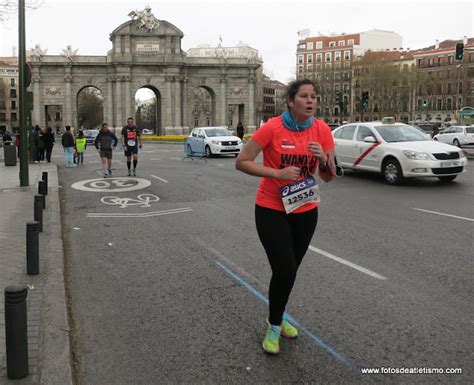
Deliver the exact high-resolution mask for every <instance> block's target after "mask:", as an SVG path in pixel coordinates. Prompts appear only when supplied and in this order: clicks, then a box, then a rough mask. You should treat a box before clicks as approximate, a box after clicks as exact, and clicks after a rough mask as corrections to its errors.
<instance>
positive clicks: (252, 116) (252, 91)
mask: <svg viewBox="0 0 474 385" xmlns="http://www.w3.org/2000/svg"><path fill="white" fill-rule="evenodd" d="M247 127H248V128H249V129H255V128H256V126H255V77H254V76H250V78H249V117H248V124H247Z"/></svg>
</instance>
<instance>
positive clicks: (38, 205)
mask: <svg viewBox="0 0 474 385" xmlns="http://www.w3.org/2000/svg"><path fill="white" fill-rule="evenodd" d="M43 198H44V195H35V207H34V210H35V212H34V214H35V216H34V220H35V221H36V222H39V226H38V231H39V232H40V233H41V232H43Z"/></svg>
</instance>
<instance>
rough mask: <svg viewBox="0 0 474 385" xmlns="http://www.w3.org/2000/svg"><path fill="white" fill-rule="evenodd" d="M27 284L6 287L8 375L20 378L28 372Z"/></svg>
mask: <svg viewBox="0 0 474 385" xmlns="http://www.w3.org/2000/svg"><path fill="white" fill-rule="evenodd" d="M27 295H28V289H27V287H26V286H9V287H7V288H6V289H5V337H6V345H7V376H8V378H9V379H10V380H19V379H20V378H24V377H26V376H27V375H28V374H29V373H28V331H27V319H26V296H27Z"/></svg>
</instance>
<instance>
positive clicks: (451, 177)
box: [438, 175, 457, 182]
mask: <svg viewBox="0 0 474 385" xmlns="http://www.w3.org/2000/svg"><path fill="white" fill-rule="evenodd" d="M456 177H457V175H446V176H439V177H438V179H439V180H440V181H441V182H451V181H452V180H454V179H456Z"/></svg>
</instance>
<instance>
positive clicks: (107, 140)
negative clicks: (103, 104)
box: [94, 122, 118, 178]
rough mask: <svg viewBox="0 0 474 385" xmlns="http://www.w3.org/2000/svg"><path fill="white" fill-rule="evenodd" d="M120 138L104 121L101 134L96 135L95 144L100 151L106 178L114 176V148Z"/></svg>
mask: <svg viewBox="0 0 474 385" xmlns="http://www.w3.org/2000/svg"><path fill="white" fill-rule="evenodd" d="M117 143H118V138H117V137H116V136H115V134H114V133H113V132H112V131H110V130H109V125H108V124H107V123H105V122H104V123H102V127H101V129H100V131H99V134H98V135H97V136H96V137H95V141H94V146H95V148H96V149H97V151H99V155H100V159H101V160H102V167H103V169H104V178H107V176H112V152H113V151H112V150H113V149H114V148H115V147H116V146H117Z"/></svg>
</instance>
